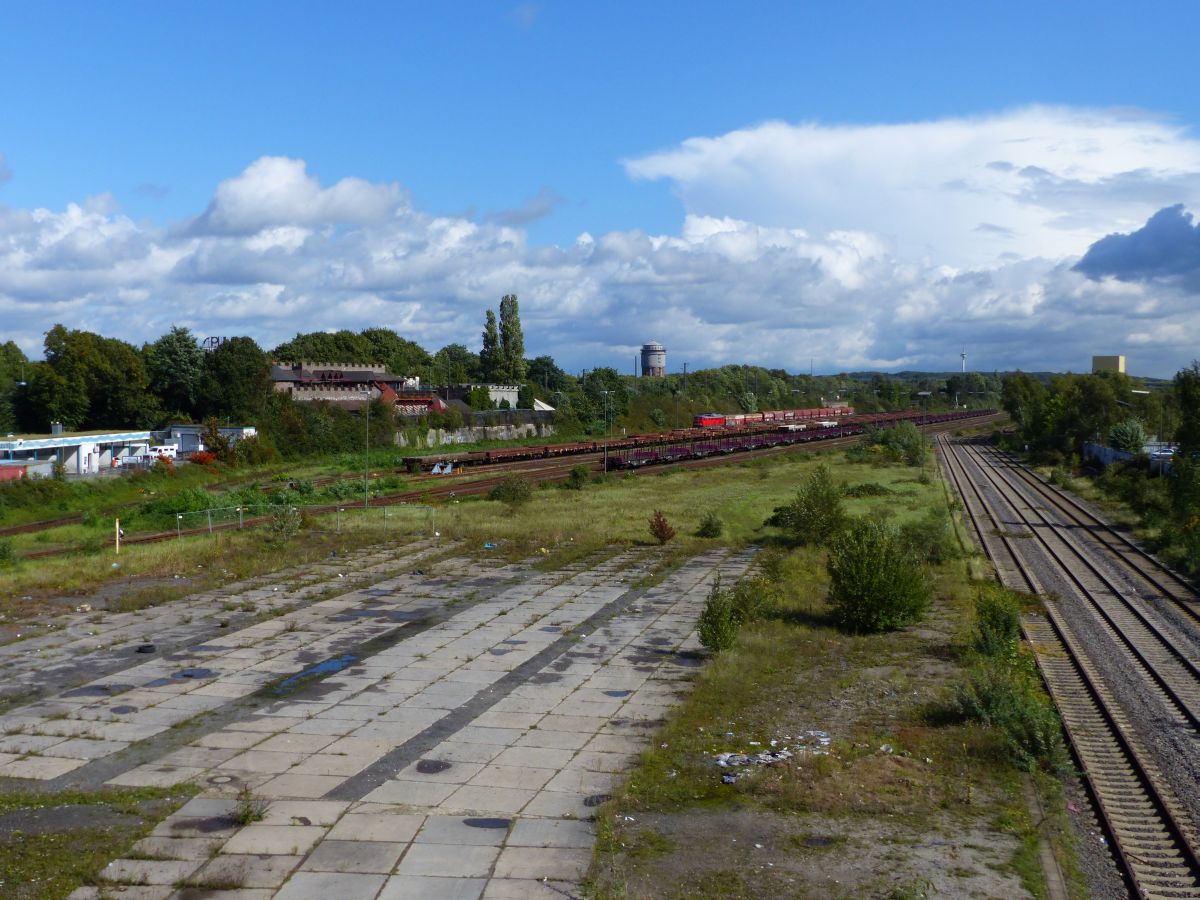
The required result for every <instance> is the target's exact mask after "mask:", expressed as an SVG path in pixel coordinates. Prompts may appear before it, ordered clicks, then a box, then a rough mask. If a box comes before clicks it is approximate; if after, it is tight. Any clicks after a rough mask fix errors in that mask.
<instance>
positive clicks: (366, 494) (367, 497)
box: [363, 385, 371, 509]
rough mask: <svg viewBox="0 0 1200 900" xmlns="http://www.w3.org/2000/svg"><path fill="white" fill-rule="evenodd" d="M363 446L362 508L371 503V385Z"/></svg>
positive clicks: (368, 393) (368, 390)
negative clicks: (364, 448)
mask: <svg viewBox="0 0 1200 900" xmlns="http://www.w3.org/2000/svg"><path fill="white" fill-rule="evenodd" d="M364 446H365V447H366V453H365V454H364V456H365V457H366V458H365V459H364V460H363V509H366V508H367V507H368V506H370V505H371V491H370V488H369V485H370V481H371V386H370V385H367V435H366V441H365V444H364Z"/></svg>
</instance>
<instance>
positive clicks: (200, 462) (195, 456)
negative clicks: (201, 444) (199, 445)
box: [188, 450, 217, 466]
mask: <svg viewBox="0 0 1200 900" xmlns="http://www.w3.org/2000/svg"><path fill="white" fill-rule="evenodd" d="M188 461H189V462H191V463H193V464H195V465H197V466H211V465H212V464H213V463H215V462H216V461H217V454H215V453H210V452H209V451H208V450H193V451H192V453H191V455H189V456H188Z"/></svg>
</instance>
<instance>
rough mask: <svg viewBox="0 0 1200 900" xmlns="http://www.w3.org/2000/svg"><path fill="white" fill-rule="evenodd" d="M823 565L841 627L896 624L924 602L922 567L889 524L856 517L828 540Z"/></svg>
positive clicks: (921, 610)
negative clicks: (826, 553)
mask: <svg viewBox="0 0 1200 900" xmlns="http://www.w3.org/2000/svg"><path fill="white" fill-rule="evenodd" d="M826 565H827V567H828V570H829V579H830V583H829V602H830V606H831V611H832V614H833V619H834V621H835V622H836V623H837V625H838V626H839V627H840V628H843V629H845V630H846V631H851V632H858V633H863V632H876V631H888V630H891V629H893V628H899V627H900V626H902V625H907V624H909V623H911V622H916V621H918V620H919V619H920V618H921V616H923V615H924V614H925V611H926V609H927V608H928V606H929V595H930V585H929V579H928V578H927V577H926V574H925V569H924V567H923V566H922V564H921V563H920V561H918V560H917V559H916V558H915V557H914V556H913V554H912V551H911V550H910V548H909V546H908V544H907V542H906V541H904V540H903V539H902V538H901V537H900V534H899V532H898V531H897V530H896V529H895V528H893V527H891V526H889V525H886V524H882V523H879V522H874V521H868V520H859V521H858V522H856V523H855V524H854V525H853V526H852V527H851V528H850V529H849V530H848V531H846V532H845V533H843V534H842V535H840V536H839V537H838V538H837V539H836V540H835V541H834V542H833V544H832V545H831V547H830V549H829V560H828V562H827V564H826Z"/></svg>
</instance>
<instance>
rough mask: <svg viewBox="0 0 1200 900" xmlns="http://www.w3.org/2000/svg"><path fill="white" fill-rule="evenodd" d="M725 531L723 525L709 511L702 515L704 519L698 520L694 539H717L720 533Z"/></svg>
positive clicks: (718, 517) (717, 517) (714, 514)
mask: <svg viewBox="0 0 1200 900" xmlns="http://www.w3.org/2000/svg"><path fill="white" fill-rule="evenodd" d="M724 530H725V523H724V522H722V521H721V517H720V516H718V515H717V514H716V513H715V512H713V511H712V510H711V509H710V510H709V511H708V512H706V513H705V514H704V518H702V519H701V520H700V527H699V528H697V529H696V537H702V538H719V537H720V536H721V532H722V531H724Z"/></svg>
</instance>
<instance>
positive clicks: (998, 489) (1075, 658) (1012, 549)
mask: <svg viewBox="0 0 1200 900" xmlns="http://www.w3.org/2000/svg"><path fill="white" fill-rule="evenodd" d="M942 458H943V460H944V461H945V464H946V469H947V472H948V473H949V475H950V480H951V482H952V483H953V484H954V486H955V488H956V490H957V491H958V493H959V496H960V497H962V499H963V504H964V506H965V508H966V510H967V512H968V514H969V516H970V518H971V520H972V522H973V524H974V528H975V532H976V535H977V536H978V538H979V543H980V546H981V547H982V548H983V549H984V551H985V552H986V553H987V555H988V556H989V558H991V560H992V561H993V564H994V565H995V567H996V571H997V576H998V577H999V579H1000V580H1001V582H1002V583H1004V584H1006V585H1007V586H1008V587H1010V588H1014V589H1016V590H1021V591H1027V592H1029V593H1034V594H1041V595H1043V596H1044V597H1046V595H1047V594H1048V593H1049V592H1048V591H1047V589H1046V585H1045V584H1044V582H1043V579H1042V577H1041V576H1040V575H1039V574H1038V571H1039V568H1040V567H1038V566H1035V565H1034V563H1033V561H1032V560H1031V559H1030V557H1033V556H1035V555H1036V553H1037V552H1038V551H1039V549H1040V552H1043V553H1045V554H1046V557H1045V558H1049V559H1050V560H1053V561H1054V562H1055V563H1056V565H1057V568H1058V569H1059V570H1060V571H1062V572H1063V573H1064V576H1065V577H1066V578H1067V579H1069V580H1070V582H1071V584H1072V585H1073V586H1074V588H1075V591H1074V593H1076V594H1077V595H1078V597H1079V598H1080V599H1081V602H1083V603H1087V604H1090V608H1092V609H1094V610H1095V614H1096V615H1098V616H1099V617H1100V618H1101V619H1102V620H1103V621H1105V623H1106V625H1107V627H1108V629H1109V632H1110V634H1112V632H1113V631H1114V630H1116V629H1118V628H1120V627H1121V626H1122V625H1129V619H1127V618H1125V617H1131V618H1133V620H1134V621H1138V622H1139V624H1140V620H1137V619H1136V617H1134V616H1133V613H1131V612H1130V611H1129V609H1128V607H1129V604H1127V603H1126V602H1125V599H1124V598H1123V597H1122V596H1121V593H1122V592H1121V591H1120V590H1114V586H1113V585H1112V584H1111V583H1108V584H1106V583H1105V581H1104V579H1103V578H1102V577H1099V576H1098V575H1097V570H1096V568H1095V567H1094V566H1090V565H1084V564H1083V563H1081V562H1080V561H1079V560H1080V558H1081V557H1082V556H1086V554H1079V555H1076V551H1077V550H1078V548H1073V549H1071V550H1069V551H1068V550H1067V549H1065V547H1064V545H1067V546H1069V545H1070V543H1071V542H1070V541H1068V540H1066V539H1064V538H1061V537H1059V538H1055V537H1053V536H1052V535H1051V533H1055V534H1057V533H1058V532H1060V531H1061V530H1062V527H1061V526H1059V525H1055V524H1052V523H1051V522H1050V521H1049V519H1048V517H1046V516H1044V515H1043V514H1041V513H1039V512H1038V511H1036V510H1035V509H1034V507H1033V505H1032V504H1031V503H1030V502H1029V501H1030V498H1029V497H1028V496H1027V495H1023V494H1021V492H1020V491H1019V490H1018V488H1016V487H1014V486H1013V485H1012V484H1011V482H1010V480H1009V479H1008V478H1005V477H1003V476H1002V475H1001V472H1004V473H1007V469H1003V470H998V469H996V468H994V467H992V466H990V465H988V464H987V461H986V460H984V459H983V458H981V456H980V455H979V454H978V453H977V451H976V450H975V448H972V447H969V446H966V445H954V444H951V443H949V442H947V441H944V440H943V442H942ZM1006 465H1007V466H1009V467H1011V461H1008V462H1007V463H1006ZM1011 477H1012V478H1013V480H1016V479H1017V478H1019V476H1011ZM989 523H990V527H989ZM1014 523H1015V524H1018V525H1021V526H1023V527H1025V528H1028V529H1029V531H1028V532H1013V531H1010V530H1009V528H1010V526H1012V525H1013V524H1014ZM1031 537H1032V538H1033V541H1030V540H1029V538H1031ZM1035 541H1036V543H1037V545H1039V546H1030V545H1033V544H1034V542H1035ZM1043 565H1044V563H1043ZM1081 569H1082V570H1083V571H1080V570H1081ZM1092 589H1096V592H1097V594H1098V596H1097V595H1093V594H1092ZM1047 601H1048V602H1046V603H1045V609H1046V616H1045V618H1043V617H1041V616H1035V615H1026V616H1023V617H1022V625H1023V627H1024V630H1025V634H1026V637H1027V638H1028V640H1029V641H1030V644H1031V645H1032V647H1033V649H1034V652H1035V656H1036V659H1037V662H1038V667H1039V669H1040V670H1041V672H1042V676H1043V678H1044V680H1045V682H1046V685H1047V687H1048V689H1049V691H1050V693H1051V696H1052V697H1053V698H1054V701H1055V703H1056V705H1057V706H1058V708H1059V712H1060V714H1061V716H1062V719H1063V724H1064V727H1065V728H1066V731H1067V735H1068V738H1069V739H1070V742H1071V746H1072V750H1073V752H1074V754H1075V757H1076V759H1077V761H1078V763H1079V765H1080V767H1081V769H1082V770H1083V772H1084V773H1085V775H1086V778H1087V784H1088V788H1089V790H1090V792H1091V794H1092V800H1093V804H1094V806H1095V808H1096V809H1097V811H1098V812H1099V814H1100V817H1101V819H1102V822H1103V824H1104V827H1105V828H1106V830H1107V831H1108V834H1109V837H1110V838H1111V841H1112V846H1113V848H1114V850H1115V852H1116V854H1117V856H1118V857H1119V860H1120V862H1121V864H1122V866H1123V869H1124V871H1125V873H1126V877H1127V879H1128V881H1129V882H1130V885H1131V887H1132V888H1133V889H1134V890H1135V891H1136V892H1137V894H1138V895H1139V896H1145V897H1200V855H1198V854H1200V833H1198V832H1197V829H1196V827H1195V824H1194V822H1193V820H1192V818H1191V816H1190V815H1189V811H1188V808H1187V806H1186V805H1185V804H1184V803H1182V802H1181V800H1180V797H1179V795H1178V794H1177V793H1176V791H1175V789H1174V788H1173V786H1172V779H1171V778H1170V777H1168V776H1167V774H1166V773H1164V771H1163V770H1162V768H1161V767H1160V765H1159V764H1158V763H1157V762H1156V760H1155V755H1154V754H1153V753H1152V752H1151V749H1150V748H1149V747H1148V746H1147V745H1146V744H1145V741H1144V739H1143V738H1142V736H1141V734H1140V733H1139V731H1138V729H1137V727H1136V726H1135V724H1134V722H1133V721H1132V720H1131V716H1130V714H1129V712H1127V711H1126V709H1125V708H1124V707H1123V705H1122V703H1121V702H1120V701H1119V700H1118V698H1117V697H1116V696H1115V695H1114V692H1113V691H1112V690H1111V689H1110V687H1109V686H1108V684H1107V683H1106V678H1105V670H1106V669H1108V668H1110V667H1111V665H1112V660H1111V659H1109V658H1107V657H1103V658H1101V659H1098V660H1097V659H1093V658H1092V656H1091V655H1090V654H1089V652H1088V650H1089V649H1091V648H1089V647H1087V646H1086V642H1085V641H1083V640H1082V639H1081V637H1080V635H1079V634H1078V633H1077V632H1076V630H1075V629H1074V628H1073V627H1072V625H1071V623H1070V621H1069V620H1068V617H1067V616H1066V615H1064V614H1063V610H1062V609H1061V608H1060V605H1061V603H1063V602H1067V601H1055V600H1054V599H1050V598H1048V597H1047ZM1114 623H1118V624H1116V625H1114ZM1129 627H1130V628H1131V630H1133V631H1138V629H1137V628H1136V627H1135V626H1133V625H1129ZM1114 637H1115V638H1116V639H1118V640H1120V643H1118V644H1117V645H1116V646H1117V647H1119V648H1121V649H1122V651H1123V652H1124V653H1126V654H1127V656H1128V659H1129V662H1130V664H1131V665H1136V666H1137V667H1138V668H1139V669H1140V670H1141V671H1142V672H1143V673H1145V677H1146V680H1147V688H1146V690H1147V692H1148V693H1149V694H1152V695H1154V696H1156V697H1157V698H1158V699H1159V702H1160V704H1161V705H1163V706H1164V708H1165V709H1166V710H1168V714H1169V715H1171V717H1172V718H1173V719H1174V720H1175V721H1176V722H1177V723H1178V725H1179V727H1180V728H1181V729H1186V730H1188V731H1189V732H1190V736H1191V738H1192V743H1193V746H1194V741H1195V737H1196V719H1195V716H1196V712H1197V708H1198V707H1197V705H1196V699H1197V683H1198V679H1197V677H1196V673H1195V666H1194V664H1192V662H1191V660H1190V659H1188V651H1187V650H1186V649H1181V648H1180V647H1179V646H1178V645H1177V642H1176V641H1174V640H1173V639H1172V638H1170V636H1169V635H1167V634H1166V633H1165V632H1164V631H1162V630H1159V631H1155V630H1154V629H1153V628H1149V627H1147V628H1143V629H1142V630H1141V631H1140V632H1139V633H1137V634H1136V635H1134V636H1130V638H1129V639H1127V640H1126V639H1124V638H1125V635H1121V634H1118V635H1115V636H1114ZM1156 641H1157V643H1155V642H1156ZM1183 770H1184V771H1186V767H1183Z"/></svg>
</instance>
